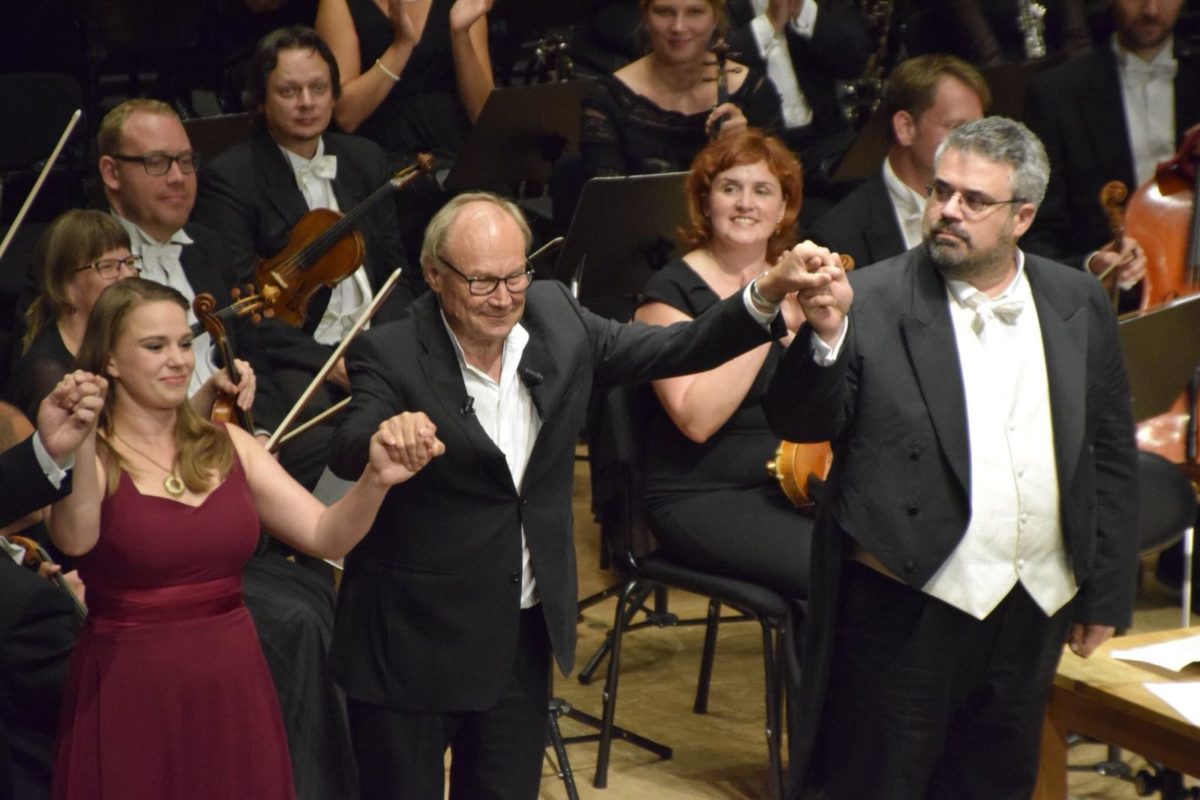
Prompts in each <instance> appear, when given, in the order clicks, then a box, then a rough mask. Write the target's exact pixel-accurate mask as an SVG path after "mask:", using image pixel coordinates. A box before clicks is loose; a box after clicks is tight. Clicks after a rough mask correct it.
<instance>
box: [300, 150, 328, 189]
mask: <svg viewBox="0 0 1200 800" xmlns="http://www.w3.org/2000/svg"><path fill="white" fill-rule="evenodd" d="M310 175H311V176H312V177H314V178H324V179H326V180H333V179H334V178H336V177H337V156H316V157H315V158H313V159H311V160H310V161H308V163H306V164H301V165H300V166H298V167H296V180H297V181H299V182H300V184H301V185H302V186H303V185H304V181H305V179H307V178H308V176H310Z"/></svg>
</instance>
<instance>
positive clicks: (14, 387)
mask: <svg viewBox="0 0 1200 800" xmlns="http://www.w3.org/2000/svg"><path fill="white" fill-rule="evenodd" d="M74 368H75V356H74V355H72V354H71V351H70V350H68V349H67V346H66V345H65V344H63V339H62V334H60V333H59V332H58V326H57V325H55V324H54V320H50V321H49V322H47V323H46V325H45V327H43V328H42V329H41V330H40V331H38V334H37V336H35V337H33V341H32V342H30V343H29V349H28V350H26V351H25V354H24V355H22V356H21V360H20V361H18V362H17V365H16V366H15V367H13V374H12V377H11V378H10V379H9V381H8V385H7V386H5V388H4V401H5V402H6V403H12V404H13V405H14V406H16V407H17V408H18V409H20V410H21V413H22V414H24V415H25V416H26V417H27V418H28V419H29V420H30V421H31V422H32V421H34V420H36V419H37V412H38V406H40V405H41V404H42V400H43V399H44V398H45V397H46V395H48V394H50V392H51V390H53V389H54V386H55V385H56V384H57V383H58V382H59V381H60V380H62V377H63V375H66V374H67V373H68V372H70V371H71V370H73V369H74Z"/></svg>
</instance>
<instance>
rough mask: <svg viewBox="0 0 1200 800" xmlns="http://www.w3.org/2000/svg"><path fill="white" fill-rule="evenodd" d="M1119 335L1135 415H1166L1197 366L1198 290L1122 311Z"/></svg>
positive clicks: (1199, 345) (1199, 337)
mask: <svg viewBox="0 0 1200 800" xmlns="http://www.w3.org/2000/svg"><path fill="white" fill-rule="evenodd" d="M1117 333H1118V335H1119V336H1120V339H1121V350H1122V352H1123V353H1124V354H1125V371H1126V372H1127V373H1128V374H1129V385H1130V388H1131V389H1132V391H1133V418H1134V419H1136V420H1144V419H1148V418H1150V417H1153V416H1157V415H1159V414H1163V413H1166V412H1167V411H1169V410H1170V408H1171V406H1172V405H1174V403H1175V400H1176V399H1177V398H1178V397H1179V394H1180V392H1182V391H1184V390H1185V389H1186V388H1187V387H1188V385H1189V384H1190V383H1191V382H1192V379H1193V376H1195V374H1196V368H1197V366H1198V365H1200V294H1194V295H1191V296H1189V297H1184V298H1182V299H1179V300H1175V301H1172V302H1170V303H1166V304H1164V305H1161V306H1157V307H1156V308H1151V309H1147V310H1146V311H1136V312H1133V313H1131V314H1126V315H1125V316H1123V317H1122V318H1121V320H1120V324H1119V326H1118V329H1117ZM1189 411H1191V409H1189Z"/></svg>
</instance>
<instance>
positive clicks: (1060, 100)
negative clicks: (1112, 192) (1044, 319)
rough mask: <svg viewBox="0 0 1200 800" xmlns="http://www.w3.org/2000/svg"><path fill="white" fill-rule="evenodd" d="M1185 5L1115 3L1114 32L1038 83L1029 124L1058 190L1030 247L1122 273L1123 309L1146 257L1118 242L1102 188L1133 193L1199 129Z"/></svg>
mask: <svg viewBox="0 0 1200 800" xmlns="http://www.w3.org/2000/svg"><path fill="white" fill-rule="evenodd" d="M1182 7H1183V0H1112V3H1111V11H1112V20H1113V23H1114V26H1115V32H1114V33H1113V35H1112V37H1111V38H1110V39H1106V40H1105V41H1103V42H1101V43H1099V44H1098V45H1096V47H1095V48H1094V49H1093V50H1092V51H1091V52H1090V53H1088V54H1087V55H1086V56H1083V57H1081V58H1077V59H1074V60H1072V61H1068V62H1066V63H1064V64H1061V65H1059V66H1057V67H1054V68H1052V69H1048V70H1046V71H1045V72H1042V73H1040V74H1038V75H1036V76H1034V78H1033V79H1032V80H1031V82H1030V85H1029V93H1028V98H1027V104H1026V110H1025V120H1026V122H1027V123H1028V124H1029V127H1030V128H1031V129H1032V130H1033V131H1034V133H1036V134H1037V135H1038V136H1039V137H1040V138H1041V140H1042V141H1043V142H1044V143H1045V145H1046V152H1047V153H1048V154H1049V156H1050V166H1051V173H1050V185H1049V187H1048V189H1047V191H1046V201H1045V202H1044V203H1043V204H1042V209H1041V211H1039V213H1038V218H1037V221H1036V222H1035V223H1034V226H1033V228H1032V229H1031V230H1030V232H1029V236H1028V237H1027V240H1026V242H1025V246H1026V247H1027V248H1028V249H1030V250H1032V251H1033V252H1035V253H1039V254H1041V255H1044V256H1047V257H1049V258H1056V259H1060V260H1066V261H1067V262H1068V263H1075V264H1077V265H1079V266H1086V268H1087V269H1088V270H1089V271H1091V272H1092V273H1093V274H1096V275H1100V274H1103V273H1105V272H1107V271H1109V270H1110V269H1116V271H1117V278H1118V281H1119V283H1120V285H1121V288H1122V289H1125V290H1132V291H1127V292H1126V293H1125V294H1126V295H1127V296H1126V297H1123V298H1122V310H1125V309H1127V308H1131V307H1136V302H1137V300H1138V298H1139V296H1140V294H1139V290H1138V289H1136V288H1135V286H1136V284H1137V283H1138V282H1139V281H1140V280H1141V278H1142V277H1143V276H1144V275H1145V273H1146V257H1145V254H1144V253H1143V252H1142V249H1141V247H1140V245H1139V244H1138V243H1137V242H1136V241H1135V240H1134V239H1133V238H1132V237H1129V236H1125V237H1123V238H1122V239H1121V241H1112V233H1111V229H1110V225H1109V222H1108V215H1107V214H1106V213H1105V211H1104V209H1103V208H1102V207H1101V206H1100V203H1099V201H1098V199H1097V198H1098V196H1099V193H1100V188H1101V187H1102V186H1103V185H1104V184H1105V183H1107V182H1108V181H1111V180H1119V181H1122V182H1123V183H1125V184H1126V185H1127V186H1129V188H1130V192H1132V191H1133V190H1134V189H1135V188H1136V187H1138V186H1141V185H1142V184H1143V183H1145V182H1146V181H1148V180H1149V179H1150V178H1152V177H1154V172H1155V167H1156V166H1157V165H1158V164H1159V162H1161V161H1164V160H1166V159H1169V158H1170V157H1171V156H1173V155H1175V151H1176V149H1177V148H1178V147H1179V146H1180V143H1181V141H1182V139H1183V136H1184V133H1185V132H1186V131H1187V130H1188V129H1189V128H1191V127H1193V126H1195V125H1196V124H1197V123H1200V58H1197V56H1196V54H1195V53H1194V52H1190V51H1189V50H1188V48H1186V47H1184V45H1185V44H1186V42H1185V41H1183V40H1182V39H1179V38H1177V37H1176V36H1175V35H1174V31H1175V23H1176V22H1177V21H1178V19H1179V14H1180V10H1181V9H1182Z"/></svg>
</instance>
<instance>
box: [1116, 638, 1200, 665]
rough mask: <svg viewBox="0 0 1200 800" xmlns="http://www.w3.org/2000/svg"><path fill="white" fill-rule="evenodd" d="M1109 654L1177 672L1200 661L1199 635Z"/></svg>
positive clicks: (1124, 659)
mask: <svg viewBox="0 0 1200 800" xmlns="http://www.w3.org/2000/svg"><path fill="white" fill-rule="evenodd" d="M1109 655H1110V656H1112V657H1113V658H1119V659H1121V660H1122V661H1141V662H1143V663H1145V664H1153V665H1154V666H1156V667H1163V668H1164V669H1169V670H1173V671H1175V672H1178V671H1179V670H1181V669H1183V668H1184V667H1186V666H1187V665H1188V664H1191V663H1192V662H1194V661H1200V636H1189V637H1187V638H1186V639H1177V640H1175V641H1172V642H1163V643H1162V644H1148V645H1146V646H1145V647H1135V648H1133V649H1131V650H1113V651H1111V652H1110V653H1109Z"/></svg>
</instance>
